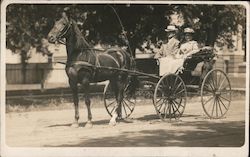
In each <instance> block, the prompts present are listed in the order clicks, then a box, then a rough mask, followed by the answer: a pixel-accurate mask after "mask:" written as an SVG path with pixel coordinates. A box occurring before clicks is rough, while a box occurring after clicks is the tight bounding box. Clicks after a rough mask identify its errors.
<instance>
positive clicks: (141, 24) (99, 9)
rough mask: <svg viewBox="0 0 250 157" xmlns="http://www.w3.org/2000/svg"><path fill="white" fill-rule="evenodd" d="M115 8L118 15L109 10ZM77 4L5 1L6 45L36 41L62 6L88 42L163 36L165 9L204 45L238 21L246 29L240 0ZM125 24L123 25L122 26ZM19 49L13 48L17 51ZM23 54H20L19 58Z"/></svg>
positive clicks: (134, 42) (24, 46)
mask: <svg viewBox="0 0 250 157" xmlns="http://www.w3.org/2000/svg"><path fill="white" fill-rule="evenodd" d="M111 6H112V7H113V8H115V10H116V12H117V14H118V15H119V18H120V19H121V21H122V25H121V23H119V20H118V17H117V16H116V14H115V12H114V10H113V9H112V8H111ZM111 6H110V5H104V4H94V5H91V4H88V5H87V4H82V5H76V4H74V5H45V4H39V5H38V4H36V5H35V4H11V5H9V6H8V7H7V13H6V15H7V47H8V48H10V49H12V50H13V51H14V52H16V50H19V52H23V53H24V54H25V53H27V51H28V50H29V49H30V47H31V46H34V47H39V46H41V40H42V38H46V36H47V34H48V32H49V31H50V29H51V28H52V26H53V23H54V21H55V20H56V19H58V18H59V17H60V14H61V12H62V11H63V9H64V8H65V7H70V13H71V16H72V18H74V19H75V20H76V21H77V22H78V24H79V27H80V29H81V31H82V33H83V35H85V36H86V38H87V40H88V41H89V42H92V43H93V44H94V43H97V42H98V41H100V40H101V41H102V42H106V43H109V44H119V45H125V44H126V37H128V40H129V43H130V46H131V48H132V50H134V49H135V48H136V47H138V46H139V45H140V44H141V43H142V42H143V41H144V40H145V39H146V38H151V39H152V40H153V41H154V40H157V39H158V38H160V39H161V38H164V37H165V32H164V29H165V27H166V25H168V24H169V23H170V22H171V18H169V17H170V15H171V14H173V13H181V14H182V15H183V18H184V21H185V22H184V25H183V26H179V27H180V29H181V30H182V29H183V28H184V27H186V26H191V27H193V28H194V29H195V31H196V38H197V40H198V41H200V42H204V43H205V44H206V45H213V44H214V42H215V41H216V39H217V38H218V37H220V38H223V39H224V40H223V41H224V42H226V43H232V39H231V36H230V35H228V34H232V33H234V32H235V31H236V30H237V26H238V24H241V25H242V26H243V31H244V30H245V29H246V11H245V8H244V6H241V5H205V4H202V5H201V4H199V5H198V4H197V5H195V4H188V5H170V4H166V5H156V4H154V5H153V4H151V5H146V4H144V5H139V4H130V5H128V4H116V5H115V4H113V5H111ZM123 26H124V30H123V28H122V27H123ZM17 52H18V51H17ZM25 57H26V59H27V55H26V56H25V55H24V58H25Z"/></svg>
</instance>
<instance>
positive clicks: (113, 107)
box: [110, 106, 116, 114]
mask: <svg viewBox="0 0 250 157" xmlns="http://www.w3.org/2000/svg"><path fill="white" fill-rule="evenodd" d="M115 108H116V106H114V107H113V109H112V110H111V111H110V113H111V114H112V113H113V111H114V109H115Z"/></svg>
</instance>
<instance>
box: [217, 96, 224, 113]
mask: <svg viewBox="0 0 250 157" xmlns="http://www.w3.org/2000/svg"><path fill="white" fill-rule="evenodd" d="M217 101H218V106H219V109H220V113H221V115H223V113H222V109H221V105H220V103H219V101H220V100H219V98H218V99H217Z"/></svg>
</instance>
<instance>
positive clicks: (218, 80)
mask: <svg viewBox="0 0 250 157" xmlns="http://www.w3.org/2000/svg"><path fill="white" fill-rule="evenodd" d="M221 74H222V73H220V77H219V80H218V84H217V86H219V83H220V79H221Z"/></svg>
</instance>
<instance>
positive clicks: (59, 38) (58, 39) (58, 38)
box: [56, 22, 72, 45]
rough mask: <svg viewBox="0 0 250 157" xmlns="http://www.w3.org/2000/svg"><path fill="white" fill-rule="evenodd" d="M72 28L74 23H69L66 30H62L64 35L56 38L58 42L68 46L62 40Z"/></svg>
mask: <svg viewBox="0 0 250 157" xmlns="http://www.w3.org/2000/svg"><path fill="white" fill-rule="evenodd" d="M71 26H72V22H69V24H68V25H67V27H66V28H64V29H63V30H62V32H63V33H61V34H60V35H58V36H57V37H56V38H57V41H58V42H59V43H61V44H64V45H66V43H65V41H64V40H63V39H62V37H63V36H64V35H65V34H67V32H68V31H69V29H70V27H71Z"/></svg>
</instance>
